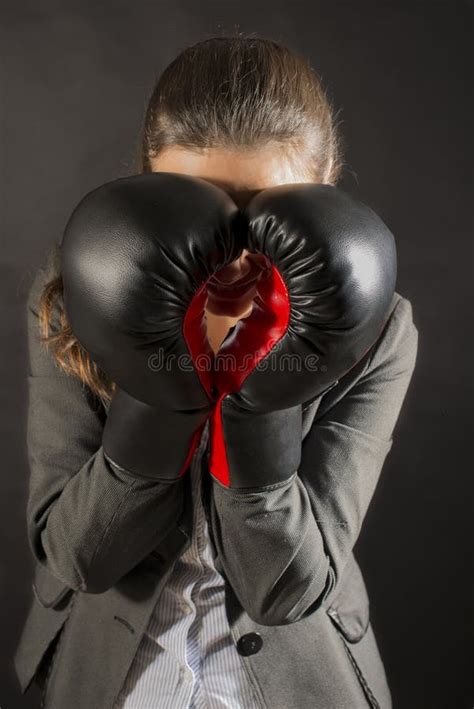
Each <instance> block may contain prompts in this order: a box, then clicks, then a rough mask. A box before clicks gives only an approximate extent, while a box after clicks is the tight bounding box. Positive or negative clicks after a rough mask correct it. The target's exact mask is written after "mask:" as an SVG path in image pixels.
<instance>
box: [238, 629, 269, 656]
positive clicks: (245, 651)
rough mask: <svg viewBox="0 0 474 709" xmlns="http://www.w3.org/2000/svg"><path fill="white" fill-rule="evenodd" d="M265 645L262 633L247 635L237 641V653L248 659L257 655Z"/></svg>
mask: <svg viewBox="0 0 474 709" xmlns="http://www.w3.org/2000/svg"><path fill="white" fill-rule="evenodd" d="M262 645H263V639H262V636H261V635H260V633H246V634H245V635H242V637H241V638H239V640H238V641H237V651H238V653H239V655H243V656H244V657H248V655H255V653H257V652H258V651H259V650H260V649H261V647H262Z"/></svg>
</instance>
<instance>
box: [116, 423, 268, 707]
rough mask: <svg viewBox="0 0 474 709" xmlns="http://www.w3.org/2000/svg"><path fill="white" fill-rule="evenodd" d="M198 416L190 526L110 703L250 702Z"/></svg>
mask: <svg viewBox="0 0 474 709" xmlns="http://www.w3.org/2000/svg"><path fill="white" fill-rule="evenodd" d="M208 436H209V426H208V424H206V426H205V428H204V430H203V433H202V436H201V440H200V443H199V446H198V448H197V450H196V451H195V453H194V456H193V459H192V463H191V469H190V471H189V472H190V474H191V481H192V499H193V531H192V540H191V545H190V547H189V548H188V549H187V550H186V551H185V552H184V553H183V554H182V556H181V557H180V558H179V559H178V560H177V561H176V563H175V566H174V568H173V571H172V573H171V575H170V577H169V579H168V581H167V583H166V585H165V587H164V588H163V591H162V592H161V594H160V597H159V599H158V602H157V604H156V607H155V609H154V612H153V614H152V616H151V618H150V621H149V624H148V626H147V629H146V631H145V633H144V635H143V638H142V640H141V642H140V645H139V647H138V651H137V654H136V656H135V658H134V660H133V663H132V665H131V667H130V670H129V673H128V675H127V677H126V680H125V683H124V685H123V687H122V690H121V692H120V694H119V696H118V698H117V700H116V703H115V704H114V709H224V708H226V709H256V707H259V706H260V704H259V702H258V700H257V699H256V697H255V695H254V693H253V690H252V686H251V684H250V682H249V680H248V678H247V675H246V671H245V668H244V666H243V661H242V657H241V656H240V655H239V653H238V652H237V648H236V646H235V642H234V640H233V638H232V636H231V634H230V629H229V623H228V620H227V616H226V612H225V605H224V598H225V597H224V579H223V577H222V575H221V574H220V573H219V572H218V571H217V570H216V568H215V567H214V563H213V556H212V550H211V546H210V540H209V534H208V525H207V519H206V515H205V511H204V508H203V505H202V500H201V458H202V455H203V454H204V451H205V448H206V445H207V440H208Z"/></svg>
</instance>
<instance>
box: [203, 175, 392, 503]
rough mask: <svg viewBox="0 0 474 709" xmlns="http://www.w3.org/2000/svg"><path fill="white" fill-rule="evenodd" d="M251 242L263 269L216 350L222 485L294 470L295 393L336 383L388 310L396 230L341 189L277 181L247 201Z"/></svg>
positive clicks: (305, 397)
mask: <svg viewBox="0 0 474 709" xmlns="http://www.w3.org/2000/svg"><path fill="white" fill-rule="evenodd" d="M245 217H246V219H247V224H245V223H244V224H243V226H244V228H245V229H246V230H247V231H248V240H247V244H246V248H247V249H248V250H249V251H250V252H254V253H262V254H264V255H265V256H266V257H267V258H268V261H269V269H270V270H269V274H268V275H267V276H266V277H263V278H261V279H260V281H259V282H258V284H257V297H256V299H255V302H254V306H253V310H252V312H251V314H250V316H248V317H247V318H244V319H242V320H240V321H239V322H238V323H237V325H236V327H235V328H234V330H233V332H232V333H231V335H230V336H228V337H227V338H226V340H225V341H224V343H223V344H222V346H221V349H220V351H219V353H218V356H217V358H216V362H215V366H216V385H217V389H218V393H219V398H218V402H217V405H216V407H215V410H214V413H213V417H212V434H211V451H210V470H211V474H212V475H213V477H214V478H215V479H216V480H217V481H218V482H220V483H221V484H222V485H224V486H225V487H231V488H253V489H256V488H257V487H260V488H261V487H268V486H272V485H278V484H281V483H282V482H284V481H286V480H288V479H289V478H290V477H291V476H292V475H293V474H294V473H295V472H296V471H297V469H298V467H299V463H300V455H301V404H303V403H306V402H309V401H311V400H312V399H314V398H316V397H317V396H319V395H321V394H322V393H324V392H325V391H327V390H328V389H330V388H332V387H333V386H335V385H336V384H337V382H338V380H339V378H341V377H342V376H343V375H344V374H346V373H347V372H348V371H349V370H350V369H351V368H352V367H353V366H354V365H355V364H356V363H357V362H359V360H360V359H361V358H362V357H363V356H364V355H365V354H366V352H367V351H368V350H369V349H370V348H371V346H372V345H373V344H374V343H375V342H376V340H377V338H378V337H379V335H380V333H381V331H382V329H383V326H384V325H385V323H386V320H387V318H388V316H389V312H390V305H391V302H392V297H393V293H394V289H395V282H396V271H397V259H396V249H395V241H394V238H393V235H392V233H391V232H390V231H389V229H388V228H387V227H386V225H385V224H384V223H383V221H382V220H381V219H380V218H379V217H378V216H377V215H376V214H375V212H373V210H372V209H370V208H369V207H368V206H366V205H364V204H362V203H361V202H359V201H358V200H356V199H354V198H353V197H351V196H350V195H348V194H346V193H345V192H343V191H341V190H340V189H339V188H336V187H333V186H330V185H317V184H312V183H307V184H306V183H304V184H292V185H279V186H277V187H272V188H269V189H266V190H263V191H261V192H260V193H258V194H257V195H256V196H255V197H254V198H253V199H252V200H251V201H250V202H249V204H248V205H247V208H246V210H245Z"/></svg>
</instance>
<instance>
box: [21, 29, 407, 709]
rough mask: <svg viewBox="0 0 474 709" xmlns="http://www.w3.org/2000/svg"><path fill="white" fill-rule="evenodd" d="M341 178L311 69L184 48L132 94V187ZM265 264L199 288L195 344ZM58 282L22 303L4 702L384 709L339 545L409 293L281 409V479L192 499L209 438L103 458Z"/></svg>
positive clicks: (236, 307)
mask: <svg viewBox="0 0 474 709" xmlns="http://www.w3.org/2000/svg"><path fill="white" fill-rule="evenodd" d="M341 169H342V158H341V154H340V141H339V138H338V135H337V130H336V126H335V123H334V116H333V113H332V110H331V106H330V104H329V102H328V100H327V98H326V97H325V94H324V91H323V89H322V87H321V84H320V82H319V80H318V78H317V76H316V75H315V74H314V72H313V71H312V70H311V68H310V67H309V66H308V64H307V62H306V61H305V60H304V59H303V58H302V57H300V56H299V55H298V54H296V53H295V52H293V51H291V50H289V49H288V48H286V47H283V46H281V45H280V44H277V43H275V42H272V41H268V40H263V39H257V38H254V37H252V38H245V37H231V38H216V39H209V40H206V41H204V42H200V43H198V44H197V45H194V46H192V47H190V48H188V49H186V50H185V51H183V52H182V53H181V54H180V55H179V56H178V57H177V58H176V59H175V60H174V61H173V62H172V63H171V64H170V65H169V66H168V67H167V69H166V70H165V71H164V73H163V74H162V76H161V77H160V79H159V81H158V83H157V85H156V88H155V90H154V92H153V94H152V96H151V99H150V102H149V105H148V109H147V112H146V117H145V122H144V128H143V145H142V155H141V169H140V172H142V173H144V174H149V173H156V174H157V175H158V174H160V173H165V174H166V173H174V174H181V175H183V176H189V177H193V178H199V179H200V180H204V181H206V182H207V183H208V184H212V185H214V186H216V187H218V188H220V189H221V190H222V191H223V192H225V193H226V194H228V195H229V196H230V197H231V198H232V199H233V201H234V202H235V203H236V204H237V206H238V207H239V208H241V209H245V208H246V207H247V206H248V205H249V204H250V202H251V200H252V198H253V196H254V195H257V194H259V193H261V192H263V191H264V190H266V189H268V188H272V187H276V186H279V185H291V184H296V183H315V184H318V185H319V184H323V185H335V184H336V183H337V180H338V178H339V176H340V172H341ZM267 266H268V263H267V262H266V260H265V259H262V256H261V254H258V253H252V252H250V250H249V249H244V250H243V251H242V253H241V254H240V255H239V256H238V257H236V258H234V259H233V260H232V261H230V262H229V263H227V265H226V266H225V267H224V268H222V269H221V270H220V271H219V272H217V273H215V274H214V276H213V277H212V279H210V280H209V282H208V284H207V293H208V299H207V304H206V318H207V334H208V338H209V341H210V345H211V348H212V350H213V352H214V353H217V352H218V351H219V348H220V347H221V345H223V343H224V340H225V341H226V343H227V342H229V339H228V338H230V340H232V333H233V332H234V328H235V330H237V328H238V323H242V322H244V320H246V319H247V318H248V317H249V314H250V313H251V312H252V308H253V305H252V304H253V299H254V298H255V295H256V288H257V287H258V283H259V282H260V279H262V278H263V277H264V276H263V275H262V274H264V273H265V268H266V267H267ZM63 285H64V284H63V274H62V273H61V264H60V261H59V258H58V250H57V249H53V251H52V253H51V256H50V258H49V260H48V263H47V265H46V266H45V267H44V268H41V269H39V271H38V274H37V276H36V279H35V281H34V283H33V286H32V288H31V292H30V297H29V300H28V332H29V347H30V372H29V387H30V389H29V391H30V403H29V418H28V451H29V460H30V467H31V481H30V491H29V498H28V510H27V524H28V534H29V540H30V544H31V548H32V551H33V554H34V557H35V560H36V568H35V580H34V584H33V588H34V598H33V599H32V606H31V609H30V613H29V615H28V618H27V622H26V624H25V628H24V631H23V635H22V638H21V641H20V644H19V647H18V649H17V653H16V658H15V661H16V667H17V673H18V676H19V679H20V683H21V687H22V691H23V692H24V691H26V689H27V688H28V687H29V686H30V684H31V683H32V682H33V681H35V682H36V683H37V684H38V685H39V686H40V687H42V692H43V702H44V706H46V707H51V708H52V709H55V708H57V709H63V708H64V707H66V706H67V707H68V708H71V709H72V708H73V707H78V708H80V709H86V707H87V709H89V708H90V707H98V708H99V707H100V708H101V709H106V708H107V707H110V708H112V707H115V708H116V709H118V708H119V707H124V708H125V707H126V708H128V709H130V708H131V707H134V708H135V709H138V708H139V707H141V708H143V709H145V708H148V707H173V709H175V708H178V707H183V708H184V707H212V708H217V707H232V708H233V709H234V708H236V707H246V708H247V707H270V706H272V707H277V708H281V709H288V708H289V707H295V709H296V708H297V709H303V708H304V707H308V708H309V707H328V708H329V707H334V709H336V708H337V709H340V708H342V707H351V709H352V708H353V707H366V706H370V707H390V706H391V696H390V690H389V687H388V684H387V680H386V676H385V672H384V668H383V664H382V661H381V658H380V655H379V651H378V647H377V643H376V640H375V637H374V634H373V630H372V626H371V624H370V617H369V602H368V597H367V591H366V588H365V584H364V581H363V578H362V575H361V572H360V569H359V566H358V564H357V562H356V560H355V557H354V555H353V552H352V550H353V546H354V544H355V542H356V540H357V537H358V535H359V532H360V528H361V525H362V522H363V519H364V515H365V513H366V510H367V507H368V505H369V503H370V500H371V498H372V495H373V492H374V489H375V486H376V484H377V480H378V477H379V475H380V471H381V469H382V465H383V462H384V460H385V457H386V455H387V453H388V452H389V450H390V447H391V444H392V432H393V429H394V427H395V424H396V421H397V418H398V415H399V412H400V409H401V406H402V403H403V399H404V397H405V394H406V391H407V388H408V385H409V382H410V379H411V375H412V372H413V368H414V365H415V359H416V351H417V329H416V327H415V325H414V323H413V320H412V311H411V305H410V302H409V301H408V300H407V299H405V298H403V297H402V296H401V295H399V294H398V293H394V294H393V298H392V299H391V303H390V308H389V312H388V317H387V320H386V323H385V326H384V328H383V330H382V332H381V333H380V336H379V337H378V338H377V340H376V341H375V342H374V343H373V345H372V346H371V347H370V348H369V349H368V351H367V352H365V353H364V355H363V356H362V357H360V358H359V359H358V361H357V363H356V364H355V365H354V366H351V367H350V369H348V371H347V373H344V375H343V376H340V377H339V378H338V379H337V380H336V381H335V382H333V384H332V385H331V386H330V387H328V388H327V389H326V390H325V391H324V392H319V394H318V395H317V396H314V397H312V398H311V397H309V396H308V401H306V402H305V403H304V405H303V406H301V407H300V413H302V429H301V436H300V441H301V442H302V445H300V444H299V446H298V447H299V449H300V450H301V463H300V466H299V470H298V475H293V476H292V478H291V480H290V482H289V483H287V482H285V485H284V486H283V487H281V486H275V489H272V490H268V491H265V494H257V493H256V494H253V495H251V496H250V498H246V496H245V495H243V496H239V495H238V492H237V493H235V494H234V493H233V494H232V495H230V496H228V497H226V495H227V493H228V491H227V490H226V491H223V487H224V486H222V485H216V484H215V483H213V487H212V486H210V482H209V479H210V476H209V475H208V474H207V473H208V470H207V462H208V459H207V457H206V455H205V452H206V451H207V450H208V444H209V437H210V430H209V426H207V425H205V426H204V427H203V428H202V429H200V437H199V438H198V439H197V440H196V442H195V447H194V449H193V451H192V453H193V454H192V458H190V459H189V460H188V461H187V462H188V463H190V465H189V475H184V476H182V477H181V478H180V482H179V483H175V484H173V485H164V484H162V483H159V482H156V481H153V480H151V479H149V478H147V477H146V476H144V477H139V476H138V477H135V478H131V477H130V476H129V474H128V473H127V472H126V470H124V469H123V468H121V467H120V466H119V465H114V464H113V461H112V460H111V459H109V456H108V455H106V454H104V447H103V433H104V429H105V428H106V426H107V425H109V426H110V416H109V413H110V411H111V401H112V402H113V401H114V393H115V394H116V393H117V391H116V385H115V382H113V381H111V379H110V377H108V375H107V374H106V373H105V372H104V370H103V369H102V368H101V367H100V366H99V365H98V363H97V361H95V360H93V359H92V357H91V356H90V354H89V353H88V351H87V350H86V349H85V348H84V346H83V344H81V343H80V342H79V341H78V339H77V337H76V330H75V328H74V332H73V329H72V328H71V323H70V322H69V320H68V315H67V313H66V309H65V306H64V299H63ZM80 310H81V309H80V308H79V311H80ZM224 344H225V343H224ZM310 399H311V400H310ZM162 419H164V417H162ZM163 426H165V423H163ZM119 443H120V441H119ZM135 448H139V446H135ZM161 455H162V453H161V451H160V450H157V451H156V460H157V465H158V461H159V460H160V456H161ZM163 455H164V454H163ZM211 472H212V471H211ZM216 488H218V489H216ZM229 500H231V503H229ZM216 501H217V502H216ZM226 505H227V506H226ZM257 518H258V520H259V522H258V525H256V526H255V524H256V523H255V520H256V519H257ZM252 529H253V530H254V531H253V532H252V531H249V530H252ZM252 534H253V536H252ZM239 545H240V547H239ZM265 545H266V546H265ZM255 550H258V551H257V552H255ZM260 554H261V556H260ZM282 559H285V563H284V566H285V568H283V567H281V569H279V570H278V573H279V574H280V577H279V578H280V579H284V583H283V584H281V583H280V584H278V581H279V578H276V576H275V573H276V569H277V564H281V563H282ZM236 568H237V569H238V570H237V571H236ZM91 569H94V572H93V573H92V571H91ZM288 569H290V570H291V571H292V573H293V575H292V576H289V575H288V574H286V573H285V571H286V570H288ZM239 570H240V573H239ZM272 574H273V576H272ZM229 578H232V583H231V582H230V581H229ZM296 578H298V585H297V584H296V580H295V579H296ZM112 579H113V580H112ZM304 583H306V586H304V585H303V584H304ZM266 586H268V587H269V591H268V594H267V595H266V596H265V598H264V599H263V601H262V604H261V606H258V604H257V601H256V599H258V598H259V597H260V592H261V589H263V588H265V587H266ZM252 589H253V591H254V592H253V591H252ZM295 589H296V590H295ZM316 589H317V591H316ZM272 594H274V597H273V598H274V599H275V598H276V599H277V600H276V601H275V602H274V603H273V605H269V601H270V598H271V595H272ZM290 600H291V603H290ZM267 602H268V603H267ZM264 604H267V605H266V606H265V608H264Z"/></svg>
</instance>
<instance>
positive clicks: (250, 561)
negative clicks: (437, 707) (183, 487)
mask: <svg viewBox="0 0 474 709" xmlns="http://www.w3.org/2000/svg"><path fill="white" fill-rule="evenodd" d="M396 295H397V296H398V301H397V302H396V303H395V305H394V307H393V310H392V312H391V315H390V317H389V319H388V321H387V323H386V325H385V328H384V330H383V331H382V334H381V336H380V337H379V339H378V341H377V343H376V344H375V345H374V346H373V347H372V348H371V350H369V352H368V353H367V354H366V355H365V356H364V358H363V359H362V360H361V361H360V362H359V363H358V365H356V367H355V368H353V370H351V372H349V373H348V374H347V375H345V376H344V377H343V378H341V380H340V381H339V383H338V384H337V385H336V386H335V387H334V388H332V389H331V390H330V391H329V392H328V393H327V394H326V395H325V396H323V397H322V399H321V404H320V406H319V409H318V411H317V414H316V416H315V419H314V421H313V423H312V425H311V428H310V430H309V432H308V434H307V435H306V437H305V438H304V440H303V443H302V459H301V464H300V467H299V470H298V471H297V472H296V473H295V474H294V475H293V476H292V477H291V478H290V479H289V480H288V481H285V482H284V483H282V484H279V485H275V486H273V487H267V488H265V489H258V488H257V489H252V490H251V491H246V490H245V489H243V490H242V489H231V488H227V487H224V486H223V485H221V484H220V483H219V482H218V481H216V480H215V479H213V482H212V493H213V494H212V503H211V520H212V528H213V533H214V534H213V536H214V541H215V548H216V551H217V554H218V558H219V563H220V565H221V567H222V569H223V573H224V574H225V576H226V577H227V579H228V580H229V582H230V584H231V586H232V588H233V590H234V592H235V594H236V596H237V598H238V599H239V602H240V603H241V605H242V606H243V608H245V610H246V611H247V613H248V615H249V616H250V617H251V618H252V619H253V620H255V621H256V622H258V623H259V624H262V625H282V624H288V623H294V622H296V621H298V620H300V619H301V618H303V617H305V616H306V615H308V614H310V613H312V612H313V611H314V610H316V608H317V607H318V606H319V605H320V604H321V603H322V602H323V601H324V600H325V599H326V598H327V596H328V595H329V594H330V593H331V591H332V589H333V588H334V587H335V585H336V583H337V582H338V580H339V578H340V577H341V575H342V572H343V569H344V566H345V564H346V562H347V561H348V559H349V557H350V555H351V553H352V549H353V547H354V544H355V542H356V540H357V538H358V536H359V532H360V530H361V526H362V522H363V520H364V517H365V514H366V512H367V509H368V506H369V503H370V501H371V498H372V496H373V493H374V490H375V487H376V485H377V481H378V479H379V476H380V472H381V470H382V466H383V463H384V460H385V458H386V456H387V454H388V452H389V451H390V448H391V446H392V441H393V438H392V434H393V430H394V427H395V424H396V422H397V419H398V416H399V413H400V410H401V407H402V403H403V400H404V398H405V394H406V392H407V389H408V386H409V383H410V379H411V376H412V373H413V370H414V367H415V361H416V356H417V347H418V330H417V328H416V326H415V324H414V322H413V317H412V307H411V303H410V301H409V300H407V299H406V298H403V297H402V296H400V295H399V294H396Z"/></svg>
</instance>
